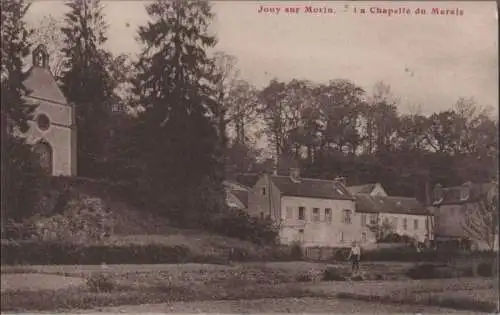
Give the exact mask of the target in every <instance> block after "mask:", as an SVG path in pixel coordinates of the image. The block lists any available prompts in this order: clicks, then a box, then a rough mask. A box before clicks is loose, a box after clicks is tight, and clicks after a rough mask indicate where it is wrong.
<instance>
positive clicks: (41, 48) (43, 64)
mask: <svg viewBox="0 0 500 315" xmlns="http://www.w3.org/2000/svg"><path fill="white" fill-rule="evenodd" d="M33 67H40V68H48V67H49V54H48V53H47V49H46V48H45V45H43V44H41V45H38V47H37V48H35V50H33Z"/></svg>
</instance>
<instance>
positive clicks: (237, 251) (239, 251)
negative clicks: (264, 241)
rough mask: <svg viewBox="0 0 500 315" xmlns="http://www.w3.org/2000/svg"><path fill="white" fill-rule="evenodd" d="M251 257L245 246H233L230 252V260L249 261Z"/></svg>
mask: <svg viewBox="0 0 500 315" xmlns="http://www.w3.org/2000/svg"><path fill="white" fill-rule="evenodd" d="M251 258H252V257H251V256H250V253H249V252H248V251H247V250H246V249H244V248H231V250H230V252H229V260H234V261H247V260H249V259H251Z"/></svg>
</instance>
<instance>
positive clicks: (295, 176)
mask: <svg viewBox="0 0 500 315" xmlns="http://www.w3.org/2000/svg"><path fill="white" fill-rule="evenodd" d="M290 179H291V180H292V181H294V182H297V181H299V180H300V169H299V168H298V167H294V168H290Z"/></svg>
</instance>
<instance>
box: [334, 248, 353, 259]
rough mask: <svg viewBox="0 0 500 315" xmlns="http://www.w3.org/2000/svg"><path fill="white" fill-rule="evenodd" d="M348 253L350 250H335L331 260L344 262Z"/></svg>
mask: <svg viewBox="0 0 500 315" xmlns="http://www.w3.org/2000/svg"><path fill="white" fill-rule="evenodd" d="M350 251H351V249H350V248H339V249H336V250H335V252H334V254H333V259H334V260H335V261H345V260H346V259H347V257H348V256H349V252H350Z"/></svg>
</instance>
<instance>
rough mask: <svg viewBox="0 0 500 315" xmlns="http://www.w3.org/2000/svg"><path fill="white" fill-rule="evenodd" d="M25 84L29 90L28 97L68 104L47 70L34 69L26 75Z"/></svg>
mask: <svg viewBox="0 0 500 315" xmlns="http://www.w3.org/2000/svg"><path fill="white" fill-rule="evenodd" d="M23 84H24V86H25V87H26V88H27V89H28V96H31V97H35V98H40V99H44V100H47V101H53V102H56V103H59V104H68V101H67V100H66V97H64V94H63V93H62V92H61V90H60V89H59V87H58V86H57V82H56V80H55V79H54V76H53V75H52V73H51V72H50V70H49V69H47V68H42V67H32V68H31V69H30V70H28V72H27V73H25V75H24V80H23Z"/></svg>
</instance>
